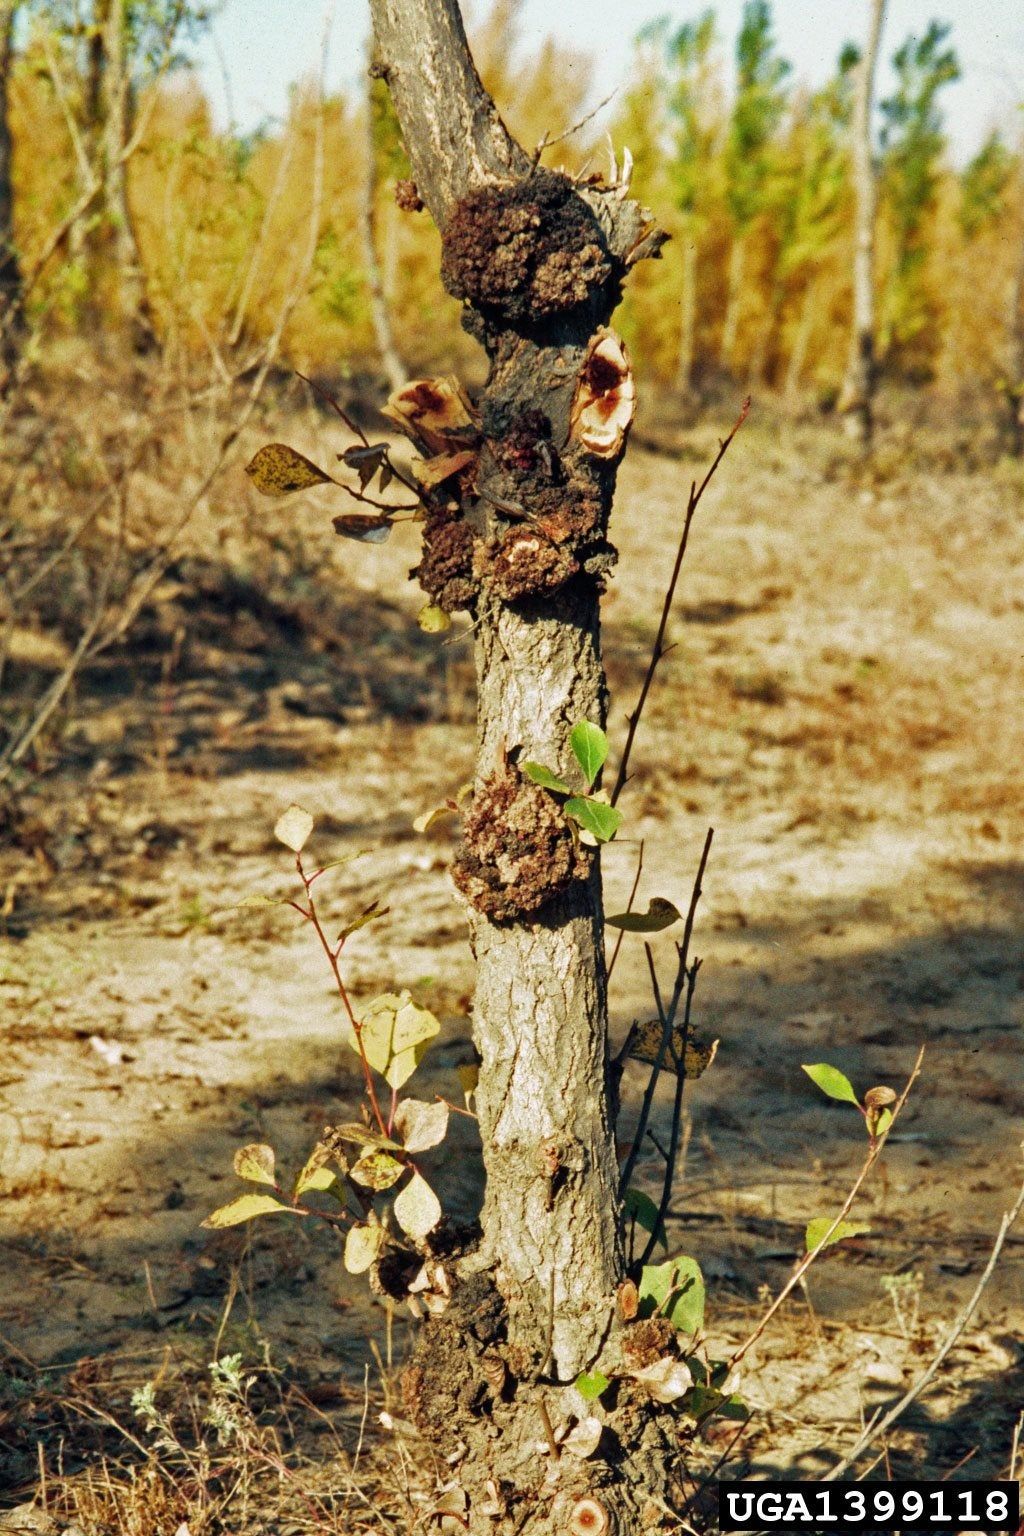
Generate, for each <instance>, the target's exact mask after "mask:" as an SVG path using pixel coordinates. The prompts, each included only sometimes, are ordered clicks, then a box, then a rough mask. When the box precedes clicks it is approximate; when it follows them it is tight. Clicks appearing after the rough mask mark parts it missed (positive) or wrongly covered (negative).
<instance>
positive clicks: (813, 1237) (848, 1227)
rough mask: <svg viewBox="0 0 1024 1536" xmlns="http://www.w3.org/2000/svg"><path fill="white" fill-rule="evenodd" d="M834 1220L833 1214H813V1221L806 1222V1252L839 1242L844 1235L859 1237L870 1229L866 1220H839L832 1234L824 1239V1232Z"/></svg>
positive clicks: (815, 1250)
mask: <svg viewBox="0 0 1024 1536" xmlns="http://www.w3.org/2000/svg"><path fill="white" fill-rule="evenodd" d="M834 1220H835V1217H834V1216H815V1218H814V1220H813V1221H809V1222H808V1223H807V1234H806V1236H805V1238H804V1241H805V1243H806V1245H807V1252H808V1253H815V1252H817V1250H818V1249H819V1248H822V1249H824V1248H831V1247H832V1244H833V1243H841V1242H842V1240H843V1238H844V1237H860V1236H861V1235H862V1234H863V1233H865V1232H870V1231H871V1227H870V1226H869V1224H868V1223H867V1222H866V1221H841V1222H840V1223H839V1225H838V1226H837V1227H836V1229H835V1231H834V1232H833V1233H832V1236H831V1237H829V1238H828V1239H827V1240H826V1237H825V1234H826V1233H827V1232H828V1229H829V1227H830V1226H831V1225H832V1223H833V1221H834Z"/></svg>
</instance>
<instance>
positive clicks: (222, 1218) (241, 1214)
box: [202, 1195, 288, 1227]
mask: <svg viewBox="0 0 1024 1536" xmlns="http://www.w3.org/2000/svg"><path fill="white" fill-rule="evenodd" d="M287 1209H288V1207H287V1206H286V1205H282V1204H281V1202H280V1200H275V1199H274V1197H273V1195H239V1197H238V1199H237V1200H232V1201H231V1203H230V1205H221V1206H218V1208H217V1210H215V1211H211V1212H210V1214H209V1216H207V1218H206V1220H205V1221H204V1222H203V1223H202V1225H203V1226H204V1227H237V1226H238V1225H239V1223H240V1222H243V1221H252V1219H253V1217H255V1216H266V1215H268V1214H269V1213H270V1212H271V1211H286V1210H287Z"/></svg>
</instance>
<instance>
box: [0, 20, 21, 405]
mask: <svg viewBox="0 0 1024 1536" xmlns="http://www.w3.org/2000/svg"><path fill="white" fill-rule="evenodd" d="M16 11H17V0H0V377H2V376H3V374H4V373H5V372H6V370H7V368H8V367H9V366H10V364H11V363H13V362H14V360H15V357H16V355H17V341H18V337H17V333H18V329H19V326H20V309H21V266H20V264H19V261H18V251H17V246H16V244H15V239H14V193H13V186H12V172H11V160H12V146H11V127H10V118H9V112H10V103H9V100H8V87H9V82H10V77H11V64H12V61H13V58H14V16H15V12H16Z"/></svg>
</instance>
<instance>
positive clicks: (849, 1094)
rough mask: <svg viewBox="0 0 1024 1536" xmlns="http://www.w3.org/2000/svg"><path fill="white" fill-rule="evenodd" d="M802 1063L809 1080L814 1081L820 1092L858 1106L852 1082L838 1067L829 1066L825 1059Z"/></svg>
mask: <svg viewBox="0 0 1024 1536" xmlns="http://www.w3.org/2000/svg"><path fill="white" fill-rule="evenodd" d="M802 1065H803V1070H804V1071H805V1072H806V1073H807V1076H808V1077H809V1078H810V1080H811V1082H812V1083H815V1084H816V1085H817V1086H818V1087H819V1088H820V1089H821V1091H822V1093H827V1094H828V1096H829V1098H830V1099H842V1100H843V1101H844V1102H845V1103H847V1104H856V1105H857V1107H858V1108H860V1102H859V1100H858V1098H857V1095H856V1094H855V1093H854V1091H853V1084H852V1083H851V1082H850V1079H849V1078H848V1077H847V1076H846V1075H845V1073H843V1072H840V1070H839V1068H838V1067H831V1066H829V1064H828V1062H827V1061H818V1062H815V1063H814V1064H813V1065H812V1066H808V1065H807V1064H806V1062H804V1063H802Z"/></svg>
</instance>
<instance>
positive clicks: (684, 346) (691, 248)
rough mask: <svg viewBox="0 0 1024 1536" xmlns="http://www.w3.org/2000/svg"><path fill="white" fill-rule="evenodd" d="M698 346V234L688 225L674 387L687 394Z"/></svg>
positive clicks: (681, 393) (691, 385)
mask: <svg viewBox="0 0 1024 1536" xmlns="http://www.w3.org/2000/svg"><path fill="white" fill-rule="evenodd" d="M696 347H697V236H696V232H695V231H694V230H693V229H688V230H687V232H686V235H685V237H684V240H683V284H682V292H681V294H680V301H679V357H678V360H677V362H676V390H677V392H678V393H679V394H680V395H684V396H685V395H688V394H689V393H690V391H691V389H692V388H693V362H694V356H695V354H696Z"/></svg>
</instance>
